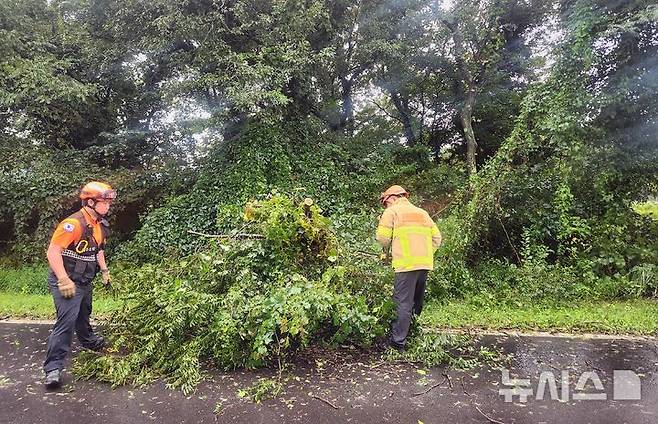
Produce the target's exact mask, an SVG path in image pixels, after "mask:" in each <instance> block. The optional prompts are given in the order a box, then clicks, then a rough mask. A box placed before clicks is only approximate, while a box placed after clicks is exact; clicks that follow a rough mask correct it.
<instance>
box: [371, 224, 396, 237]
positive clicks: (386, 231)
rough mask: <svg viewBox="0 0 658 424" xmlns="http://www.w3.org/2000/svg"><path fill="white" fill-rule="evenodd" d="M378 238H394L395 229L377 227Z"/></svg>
mask: <svg viewBox="0 0 658 424" xmlns="http://www.w3.org/2000/svg"><path fill="white" fill-rule="evenodd" d="M371 228H372V227H371ZM371 234H372V233H371ZM377 237H386V238H391V237H393V229H392V228H386V227H382V226H379V227H377Z"/></svg>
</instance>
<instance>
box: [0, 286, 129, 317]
mask: <svg viewBox="0 0 658 424" xmlns="http://www.w3.org/2000/svg"><path fill="white" fill-rule="evenodd" d="M119 305H120V302H119V301H118V300H114V299H111V298H108V297H103V296H96V295H95V294H94V306H93V308H94V311H93V313H92V317H96V318H100V317H103V316H107V315H108V314H109V313H110V312H111V311H112V310H113V309H115V308H117V307H118V306H119ZM0 318H14V319H16V318H27V319H54V318H55V305H54V304H53V298H52V296H50V295H46V294H23V293H6V292H0Z"/></svg>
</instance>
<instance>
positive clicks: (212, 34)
mask: <svg viewBox="0 0 658 424" xmlns="http://www.w3.org/2000/svg"><path fill="white" fill-rule="evenodd" d="M657 18H658V8H656V6H655V5H653V4H652V2H650V1H640V0H636V1H630V2H612V1H602V0H569V1H567V0H561V1H554V2H545V1H534V0H527V1H522V0H482V1H462V2H452V1H438V2H423V1H416V0H404V1H400V0H395V1H393V0H390V1H388V0H386V1H370V0H360V1H341V0H336V1H333V0H324V1H321V0H308V1H298V0H269V1H235V0H228V1H212V0H177V1H164V0H155V1H151V2H143V1H137V0H122V1H116V0H74V1H57V0H53V1H45V0H43V1H39V0H29V1H20V2H15V1H10V0H2V1H0V53H1V54H0V153H1V156H0V158H1V162H0V169H1V170H2V172H1V173H0V230H1V231H0V233H1V235H0V250H1V251H2V254H3V255H4V256H6V257H9V258H12V259H13V260H17V261H23V260H36V259H38V255H35V254H34V252H37V251H41V250H42V249H43V247H44V245H45V244H46V242H47V238H48V236H49V232H50V230H51V229H52V226H53V225H54V224H55V223H56V222H57V220H58V219H60V218H62V217H63V216H65V215H66V214H67V213H69V212H71V211H72V210H74V209H75V207H76V200H75V196H76V190H77V188H78V187H79V186H80V185H81V184H82V183H84V182H85V181H87V180H89V179H104V180H107V181H109V182H110V183H111V184H113V185H115V186H117V187H118V188H119V192H120V201H119V202H118V203H117V204H116V206H115V208H114V210H113V218H112V220H113V226H114V228H115V233H114V245H113V251H114V252H115V253H117V254H119V256H118V257H121V258H123V259H124V260H130V261H144V260H154V259H156V258H158V257H160V256H161V255H163V254H165V252H168V253H179V254H180V253H182V254H185V253H189V252H191V251H194V250H195V249H198V248H199V246H201V245H202V244H203V241H202V240H200V239H198V238H197V237H195V236H193V235H192V234H190V233H189V232H188V231H189V230H196V231H206V232H218V231H229V230H231V229H232V228H233V227H232V226H233V225H236V222H235V221H234V220H233V221H232V220H231V218H230V216H232V214H231V211H235V210H238V209H239V208H241V207H242V206H243V205H244V202H246V201H248V200H250V199H253V198H255V197H257V196H259V195H262V194H264V193H268V192H271V191H272V190H279V191H284V192H303V193H305V194H307V195H309V196H312V197H313V198H314V199H316V200H317V202H318V204H319V205H320V207H322V208H323V210H324V211H325V213H327V214H328V215H330V216H331V217H332V219H334V222H335V223H336V225H337V227H339V228H337V232H338V234H339V236H340V237H343V238H344V240H346V241H347V242H348V243H350V244H351V245H352V246H354V247H360V248H364V249H366V248H369V247H370V243H371V241H372V239H371V238H370V236H371V235H370V234H369V231H370V230H371V228H372V226H373V225H374V221H375V218H376V215H377V213H378V212H377V209H376V208H377V204H376V197H377V193H378V192H379V191H381V190H383V189H384V188H385V186H386V185H387V184H391V183H394V182H395V183H401V184H403V185H406V186H408V187H410V189H411V191H412V193H413V196H414V197H413V200H415V201H417V202H420V203H421V204H422V205H423V206H425V207H426V208H428V209H430V211H431V213H432V214H434V215H435V217H439V218H442V219H444V222H443V224H442V225H443V226H444V228H446V229H449V230H446V231H450V232H452V234H453V235H454V240H455V243H454V244H451V243H447V245H446V246H445V247H444V249H442V251H441V252H440V254H441V255H443V256H442V258H443V259H444V260H443V262H442V263H443V264H444V265H445V267H447V268H446V269H445V270H444V271H445V272H444V273H443V274H442V277H441V278H439V280H437V282H436V285H435V288H436V290H439V289H440V288H441V287H442V288H445V289H447V290H448V291H453V292H454V290H455V287H453V286H454V285H455V284H461V285H463V286H464V287H465V286H466V285H467V284H466V283H464V282H463V281H467V280H468V279H466V280H463V279H462V280H460V281H462V282H458V281H457V280H456V279H457V277H456V275H461V276H462V277H463V275H465V274H464V272H468V273H469V275H471V278H475V277H473V275H474V274H472V273H473V272H476V271H474V270H476V269H477V267H478V266H480V265H482V264H491V263H495V264H503V265H504V264H508V263H511V264H515V266H524V264H525V265H528V264H530V263H533V264H537V263H544V264H547V265H549V266H561V267H567V268H569V267H573V266H578V267H580V268H578V269H579V270H581V271H582V270H585V271H583V272H590V273H592V275H594V276H597V278H598V277H601V276H604V275H605V276H609V277H614V278H617V277H618V276H620V275H630V273H632V272H633V270H634V269H637V267H642V266H648V265H647V264H655V262H656V255H655V251H656V250H655V243H656V228H655V223H652V222H650V221H646V220H645V219H643V218H641V217H640V216H638V215H636V214H635V213H634V212H633V211H632V209H631V206H632V203H633V202H636V201H642V200H644V199H646V198H647V196H651V195H654V196H655V193H656V187H657V177H656V175H657V172H656V167H657V163H658V161H657V144H658V143H657V142H656V134H657V132H656V126H657V122H656V120H657V118H656V117H657V116H658V100H656V99H658V96H657V94H658V93H657V91H658V82H657V80H656V75H658V68H657V62H656V61H657V60H658V55H657V54H656V53H657V50H658V24H656V22H657V21H658V19H657ZM446 206H447V207H446ZM231 208H233V209H231ZM448 239H450V237H448ZM491 261H493V262H491ZM528 266H529V265H528ZM569 269H571V268H569ZM573 272H577V271H573ZM578 272H580V271H578ZM460 273H461V274H460ZM581 274H582V272H581ZM615 276H617V277H615ZM459 278H461V277H459ZM468 281H470V280H468ZM469 284H470V283H469ZM473 284H476V283H475V282H473Z"/></svg>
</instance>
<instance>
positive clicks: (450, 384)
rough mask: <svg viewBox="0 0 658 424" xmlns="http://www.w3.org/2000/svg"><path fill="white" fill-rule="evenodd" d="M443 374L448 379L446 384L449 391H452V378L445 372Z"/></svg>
mask: <svg viewBox="0 0 658 424" xmlns="http://www.w3.org/2000/svg"><path fill="white" fill-rule="evenodd" d="M443 376H444V377H445V378H447V379H448V386H450V391H451V392H452V380H451V379H450V376H449V375H448V374H446V373H443Z"/></svg>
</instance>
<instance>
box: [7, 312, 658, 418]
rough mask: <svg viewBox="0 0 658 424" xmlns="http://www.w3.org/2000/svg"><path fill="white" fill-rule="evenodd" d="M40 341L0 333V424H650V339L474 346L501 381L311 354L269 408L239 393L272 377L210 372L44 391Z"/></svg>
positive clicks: (656, 366)
mask: <svg viewBox="0 0 658 424" xmlns="http://www.w3.org/2000/svg"><path fill="white" fill-rule="evenodd" d="M49 330H50V326H48V325H36V324H25V323H22V324H10V323H0V364H1V365H0V423H30V424H31V423H51V424H54V423H78V422H81V423H94V422H98V423H128V424H131V423H148V422H158V423H215V422H227V423H228V422H231V423H234V422H235V423H288V422H298V423H313V424H322V423H332V424H333V423H347V422H352V423H412V424H418V423H419V422H422V423H426V424H428V423H505V424H507V423H535V424H538V423H577V424H580V423H592V424H607V423H611V424H612V423H614V424H621V423H629V424H630V423H637V424H640V423H647V424H656V423H658V402H657V401H658V376H657V374H658V345H657V343H656V340H655V339H648V338H644V339H613V338H586V339H583V338H566V337H547V336H519V335H512V336H510V335H487V336H482V337H481V339H480V340H479V341H478V343H479V344H482V345H485V346H497V347H500V348H502V349H503V351H504V352H505V353H509V354H512V356H511V359H510V360H509V363H508V364H507V365H505V366H504V367H505V368H507V369H508V372H509V375H506V371H504V370H501V369H494V368H493V367H491V366H486V367H478V368H475V369H472V370H469V371H455V370H450V371H447V370H446V369H444V368H430V369H425V368H423V367H421V366H417V365H414V364H409V363H391V362H384V361H382V360H381V359H380V356H381V355H379V354H377V353H373V352H360V351H349V350H342V351H326V350H324V351H320V350H309V351H307V352H304V353H303V354H300V355H298V357H297V358H296V359H295V360H294V361H293V362H292V364H291V366H290V368H289V370H288V371H287V372H286V374H285V376H286V379H287V383H286V385H285V388H284V390H283V392H282V393H281V394H280V395H279V396H278V397H277V398H274V399H268V400H264V401H262V402H260V403H253V402H251V401H249V400H247V399H245V398H240V397H239V396H238V391H239V390H241V389H245V388H247V387H249V386H250V385H252V384H253V383H254V382H257V381H258V380H259V378H263V377H272V376H273V375H274V374H275V372H274V371H273V370H258V371H236V372H230V373H219V372H213V373H211V375H210V376H209V378H208V379H207V381H204V382H203V383H201V384H200V385H199V387H198V389H197V391H196V392H195V393H194V394H192V395H189V396H185V395H183V393H182V392H180V391H177V390H169V389H167V388H166V387H165V384H164V383H163V382H157V383H155V384H153V385H150V386H148V387H146V388H143V389H140V388H132V387H120V388H117V389H112V388H111V387H110V386H108V385H106V384H103V383H99V382H95V381H73V380H72V376H71V375H70V374H68V373H65V377H64V383H65V386H64V387H63V388H62V389H60V390H58V391H54V392H49V391H46V390H45V389H44V388H43V385H42V380H43V374H42V369H41V365H42V362H43V358H44V353H45V341H46V338H47V336H48V333H49ZM624 370H625V371H624ZM523 380H527V381H523ZM542 387H543V389H542ZM540 395H541V396H540ZM506 398H508V399H507V400H509V402H506ZM538 398H539V399H538Z"/></svg>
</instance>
